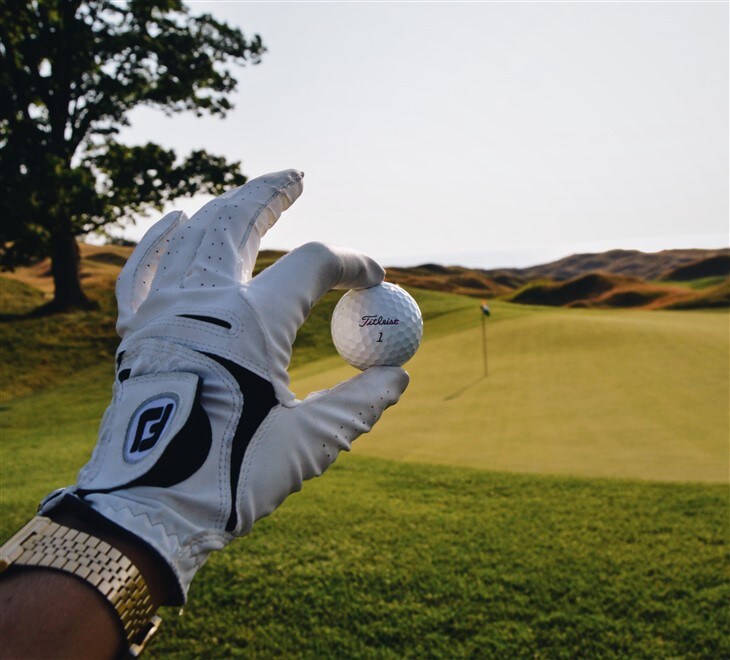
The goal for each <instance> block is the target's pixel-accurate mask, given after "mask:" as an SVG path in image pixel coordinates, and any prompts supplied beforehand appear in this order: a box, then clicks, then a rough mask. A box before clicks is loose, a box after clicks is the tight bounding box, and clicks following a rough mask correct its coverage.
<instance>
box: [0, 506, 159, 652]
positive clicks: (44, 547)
mask: <svg viewBox="0 0 730 660" xmlns="http://www.w3.org/2000/svg"><path fill="white" fill-rule="evenodd" d="M10 566H38V567H44V568H52V569H56V570H59V571H65V572H67V573H71V574H73V575H75V576H77V577H79V578H81V579H82V580H85V581H86V582H88V583H89V584H91V585H93V586H94V587H96V589H97V590H98V591H100V592H101V594H102V595H103V596H104V597H105V598H106V599H107V600H108V601H109V603H110V604H111V606H112V607H113V608H114V610H115V611H116V613H117V615H118V616H119V621H120V623H121V627H122V628H123V630H124V637H125V639H126V640H127V644H128V646H129V654H130V655H131V656H133V657H137V656H139V654H140V653H141V652H142V650H143V649H144V647H145V645H146V644H147V642H148V641H149V640H150V638H151V637H152V636H153V635H154V634H155V633H156V632H157V629H158V628H159V626H160V623H161V622H162V619H160V617H158V616H154V615H153V612H154V609H155V608H154V606H153V604H152V599H151V598H150V594H149V591H148V589H147V585H146V583H145V581H144V578H143V577H142V574H141V573H140V572H139V569H138V568H137V567H136V566H135V565H134V564H133V563H132V562H131V561H130V560H129V558H127V557H126V556H125V555H123V554H122V553H121V552H119V550H117V549H116V548H113V547H112V546H111V545H109V544H108V543H106V542H105V541H102V540H101V539H98V538H96V537H94V536H91V535H90V534H86V533H85V532H80V531H79V530H77V529H72V528H70V527H64V526H63V525H59V524H58V523H55V522H53V521H52V520H51V519H50V518H46V517H44V516H36V517H35V518H33V519H32V520H31V521H30V522H29V523H28V524H27V525H26V526H25V527H23V528H22V529H21V530H20V531H19V532H18V533H17V534H15V535H14V536H13V537H12V538H10V539H9V540H8V541H7V542H6V543H5V544H4V545H3V546H2V547H1V548H0V572H3V571H5V570H6V569H8V568H9V567H10Z"/></svg>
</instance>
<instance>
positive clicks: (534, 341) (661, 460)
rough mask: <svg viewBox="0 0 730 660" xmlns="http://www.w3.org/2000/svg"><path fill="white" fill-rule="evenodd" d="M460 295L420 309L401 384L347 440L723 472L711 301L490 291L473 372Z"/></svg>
mask: <svg viewBox="0 0 730 660" xmlns="http://www.w3.org/2000/svg"><path fill="white" fill-rule="evenodd" d="M454 298H455V299H457V298H456V297H454ZM462 300H463V299H462ZM469 302H470V303H471V306H464V307H460V308H459V309H455V310H453V311H452V312H450V313H446V314H442V315H440V316H439V317H437V318H435V319H433V320H432V321H431V322H430V323H429V322H428V321H427V323H426V331H425V337H424V343H423V345H422V347H421V349H420V350H419V352H418V353H417V354H416V357H415V358H414V359H413V360H412V361H411V362H410V363H408V365H407V369H408V371H409V372H410V374H411V379H412V380H411V386H410V388H409V389H408V390H407V392H406V394H405V395H404V397H403V400H402V402H401V404H400V405H398V406H397V407H396V408H395V409H393V410H390V411H388V412H387V413H386V415H385V416H384V418H383V420H382V422H381V423H380V424H379V425H378V427H377V428H376V430H375V431H374V432H373V433H372V434H371V435H370V436H369V437H365V438H363V439H361V440H360V441H359V442H358V443H356V445H355V449H354V451H355V452H356V453H361V454H364V455H371V456H377V457H381V458H389V459H397V460H406V461H418V462H428V463H442V464H449V465H462V466H470V467H479V468H484V469H489V470H507V471H515V472H527V473H549V474H565V475H581V476H604V477H623V478H637V479H650V480H661V481H705V482H723V483H725V482H727V479H728V396H729V393H728V315H727V314H726V313H725V312H689V313H688V312H657V311H654V312H650V311H620V310H619V311H617V310H600V311H594V310H576V309H561V308H557V309H553V308H525V307H519V306H515V305H509V304H507V303H496V304H495V305H493V316H492V317H491V318H490V319H488V320H487V324H488V346H489V365H490V371H489V376H488V377H487V378H485V377H484V375H483V371H482V356H481V330H480V327H479V323H480V316H479V308H478V305H477V303H476V302H475V301H469ZM312 372H314V373H312ZM353 373H355V371H354V370H353V369H351V368H350V367H348V366H346V365H343V363H342V361H341V360H337V359H330V360H327V361H325V362H321V363H319V364H318V365H316V367H315V366H314V365H310V366H309V368H308V369H303V370H300V371H295V372H294V377H293V388H294V390H295V391H296V392H297V394H298V395H300V396H301V395H304V394H305V393H307V392H309V391H312V390H317V389H322V388H324V387H327V386H330V385H332V384H333V383H336V382H338V381H340V380H342V379H344V378H346V377H348V376H350V375H352V374H353Z"/></svg>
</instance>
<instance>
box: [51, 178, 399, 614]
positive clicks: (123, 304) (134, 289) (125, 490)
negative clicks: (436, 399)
mask: <svg viewBox="0 0 730 660" xmlns="http://www.w3.org/2000/svg"><path fill="white" fill-rule="evenodd" d="M302 176H303V175H302V174H301V173H299V172H296V171H293V170H289V171H284V172H278V173H274V174H269V175H266V176H263V177H260V178H258V179H254V180H253V181H250V182H249V183H247V184H246V185H245V186H242V187H240V188H236V189H234V190H231V191H230V192H228V193H226V194H224V195H222V196H220V197H218V198H216V199H214V200H213V201H211V202H210V203H208V204H206V205H205V206H204V207H203V208H202V209H200V210H199V211H198V212H197V213H196V214H195V215H194V216H193V217H192V218H190V219H188V218H187V217H186V216H185V214H184V213H182V212H175V213H170V214H168V215H167V216H165V217H164V218H163V219H162V220H160V221H159V222H158V223H157V224H156V225H154V226H153V227H152V228H151V229H150V230H149V232H147V234H146V235H145V237H144V238H143V239H142V241H141V242H140V244H139V245H138V246H137V248H136V249H135V250H134V252H133V253H132V256H131V257H130V259H129V261H128V262H127V264H126V266H125V267H124V269H123V270H122V272H121V274H120V276H119V280H118V282H117V291H116V293H117V301H118V305H119V320H118V322H117V331H118V333H119V335H120V337H121V338H122V342H121V344H120V346H119V350H118V353H117V376H116V380H115V384H114V389H113V396H112V402H111V405H110V406H109V408H108V409H107V411H106V413H105V414H104V417H103V419H102V423H101V429H100V434H99V441H98V444H97V446H96V448H95V450H94V453H93V455H92V457H91V460H90V461H89V463H88V464H87V465H86V466H85V467H84V468H83V469H82V470H81V472H80V473H79V475H78V482H77V484H76V485H75V486H73V487H71V488H69V489H66V490H65V491H62V493H61V494H62V495H64V496H65V498H66V499H68V498H69V497H72V498H76V499H77V500H78V499H80V500H82V501H83V502H85V503H86V504H87V505H89V506H91V507H93V509H95V510H96V511H97V512H98V513H100V514H102V515H103V516H104V517H106V518H107V519H109V520H111V521H112V522H114V523H116V524H117V525H119V526H120V527H121V528H123V529H125V530H127V531H129V532H131V533H132V534H134V535H135V536H137V537H138V538H139V539H141V540H142V541H144V542H145V543H147V544H148V545H149V546H151V547H152V548H153V549H154V550H155V551H156V552H157V553H158V554H159V555H160V556H161V558H162V559H163V560H164V561H165V562H166V563H167V565H169V567H170V569H171V571H172V573H173V574H174V577H175V581H176V582H177V586H178V587H179V589H178V593H177V595H176V596H175V597H173V598H171V599H170V601H169V603H168V604H178V603H180V602H183V601H184V599H185V597H186V594H187V591H188V587H189V585H190V582H191V580H192V578H193V576H194V575H195V573H196V571H197V570H198V569H199V568H200V567H201V566H202V565H203V563H204V562H205V561H206V559H207V557H208V555H209V553H210V552H211V551H213V550H218V549H221V548H223V547H224V546H225V545H227V544H228V543H229V542H230V541H232V540H233V539H234V538H235V537H236V536H243V535H245V534H247V533H248V532H249V531H250V530H251V527H252V525H253V524H254V522H255V521H256V520H258V519H259V518H262V517H263V516H266V515H268V514H269V513H271V512H272V511H274V509H276V508H277V507H278V506H279V505H280V504H281V503H282V502H283V501H284V499H285V498H286V497H287V496H288V495H289V494H290V493H292V492H294V491H297V490H299V489H300V488H301V486H302V482H303V481H304V480H306V479H310V478H311V477H315V476H318V475H320V474H321V473H322V472H323V471H324V470H326V469H327V467H328V466H329V465H330V464H331V463H332V462H333V461H334V460H335V458H336V457H337V454H338V453H339V452H340V451H341V450H343V449H344V450H349V449H350V445H351V443H352V441H353V440H355V438H357V437H358V436H359V435H360V434H362V433H366V432H367V431H369V430H370V429H371V428H372V426H373V424H375V422H376V421H377V420H378V419H379V418H380V416H381V414H382V413H383V411H384V410H385V409H386V408H387V407H388V406H391V405H393V404H394V403H396V402H397V401H398V399H399V397H400V395H401V394H402V393H403V391H404V390H405V388H406V386H407V384H408V375H407V374H406V372H405V371H403V370H402V369H400V368H399V367H373V368H370V369H368V370H367V371H365V372H363V373H362V374H359V375H357V376H355V377H354V378H352V379H350V380H349V381H346V382H344V383H341V384H340V385H338V386H336V387H334V388H332V389H330V390H325V391H322V392H316V393H313V394H310V395H309V396H308V397H307V398H306V399H304V400H303V401H299V400H297V399H296V398H295V397H294V394H293V393H292V392H291V391H290V390H289V376H288V374H287V367H288V365H289V360H290V358H291V349H292V343H293V342H294V339H295V337H296V333H297V329H298V328H299V327H300V326H301V324H302V323H303V322H304V320H305V319H306V318H307V316H308V314H309V311H310V310H311V308H312V306H313V305H314V303H315V302H316V301H317V300H318V299H319V298H320V297H321V296H322V295H323V294H324V293H325V292H327V291H328V290H330V289H332V288H363V287H369V286H373V285H375V284H378V283H380V282H381V281H382V279H383V276H384V271H383V269H382V268H381V267H380V266H379V265H378V264H377V263H376V262H375V261H373V260H372V259H370V258H368V257H366V256H364V255H362V254H358V253H355V252H349V251H345V250H340V249H336V248H332V247H328V246H325V245H322V244H319V243H310V244H307V245H304V246H302V247H300V248H298V249H296V250H293V251H292V252H291V253H289V254H288V255H286V256H285V257H283V258H282V259H280V260H279V261H278V262H276V263H275V264H274V265H273V266H271V267H270V268H268V269H266V270H265V271H263V272H262V273H261V274H259V275H258V276H257V277H256V278H254V279H251V273H252V271H253V267H254V263H255V260H256V255H257V253H258V248H259V242H260V239H261V237H262V236H263V235H264V234H265V233H266V231H267V230H268V229H270V228H271V227H272V226H273V224H274V223H275V222H276V221H277V220H278V218H279V216H280V215H281V213H282V212H283V211H284V210H286V209H287V208H289V206H290V205H291V204H292V203H293V202H294V201H295V200H296V199H297V197H299V195H300V194H301V192H302ZM62 500H64V497H59V496H56V497H50V498H47V501H46V502H45V504H44V508H43V512H44V513H46V512H48V511H51V510H53V509H54V507H56V506H57V505H58V503H59V502H60V501H62Z"/></svg>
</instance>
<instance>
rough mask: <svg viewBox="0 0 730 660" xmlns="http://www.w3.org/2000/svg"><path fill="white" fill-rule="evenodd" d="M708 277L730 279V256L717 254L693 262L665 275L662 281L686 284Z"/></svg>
mask: <svg viewBox="0 0 730 660" xmlns="http://www.w3.org/2000/svg"><path fill="white" fill-rule="evenodd" d="M707 277H730V254H717V255H715V256H712V257H707V258H704V259H699V260H698V261H693V262H692V263H689V264H687V265H686V266H680V267H679V268H673V269H672V270H670V271H668V272H667V273H665V274H664V275H663V276H662V279H663V280H671V281H677V282H686V281H689V280H699V279H704V278H707Z"/></svg>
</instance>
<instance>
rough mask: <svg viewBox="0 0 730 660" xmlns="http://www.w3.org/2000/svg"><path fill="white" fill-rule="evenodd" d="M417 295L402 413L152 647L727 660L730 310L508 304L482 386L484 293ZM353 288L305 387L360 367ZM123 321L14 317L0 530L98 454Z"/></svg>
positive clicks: (163, 651)
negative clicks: (345, 356) (420, 314)
mask: <svg viewBox="0 0 730 660" xmlns="http://www.w3.org/2000/svg"><path fill="white" fill-rule="evenodd" d="M6 291H7V289H6ZM14 294H15V295H14V296H12V300H11V302H12V303H13V304H14V305H16V306H18V307H22V305H26V307H31V306H32V304H33V303H32V300H31V301H28V300H25V302H24V299H25V298H28V297H30V298H31V299H32V297H33V292H32V291H30V292H28V291H23V290H14ZM414 294H415V296H416V298H417V299H418V301H419V303H420V304H421V306H422V308H423V310H424V312H425V314H424V316H425V317H426V325H425V340H424V344H423V346H422V348H421V350H420V351H419V353H418V354H417V356H416V357H415V358H414V360H412V361H411V363H409V365H408V369H409V371H410V372H411V375H412V383H411V387H410V388H409V390H408V391H407V392H406V394H405V396H404V398H403V400H402V402H401V403H400V404H399V405H398V406H396V407H395V408H393V409H391V410H389V411H388V412H387V413H386V415H385V416H384V419H383V420H382V422H381V423H380V424H379V425H378V426H377V427H376V429H375V430H374V431H373V432H372V433H371V434H369V435H368V436H365V437H364V438H361V439H360V440H358V442H357V443H356V444H355V450H354V452H353V455H349V456H345V457H342V459H341V460H340V461H338V463H337V464H336V465H335V466H334V467H333V469H331V470H330V471H329V472H328V473H327V474H326V475H325V476H324V477H322V478H320V479H316V480H314V481H312V482H310V483H308V484H306V486H305V488H304V490H303V492H302V493H301V494H297V495H295V496H292V497H291V498H289V499H288V500H287V501H286V502H285V504H284V505H283V506H282V507H281V508H280V509H279V510H278V511H277V512H275V513H274V514H273V515H272V516H271V517H269V518H267V519H265V520H263V521H261V522H260V523H258V524H257V526H256V528H255V530H254V532H253V534H252V535H251V536H250V537H248V538H247V539H245V540H242V541H239V542H237V543H236V544H234V545H233V546H231V547H230V548H228V549H226V550H225V551H223V552H221V553H218V554H217V555H215V556H213V557H212V558H211V560H210V562H209V563H208V564H207V565H206V566H205V567H204V568H203V569H202V571H201V573H200V575H199V576H198V578H197V579H196V581H195V583H194V585H193V588H192V592H191V601H190V604H189V605H188V606H187V607H186V608H185V613H184V615H183V616H182V617H178V616H177V613H176V612H175V611H173V610H169V611H163V612H162V615H163V617H164V619H165V623H164V627H163V632H162V633H161V635H160V636H159V637H158V639H157V640H155V641H154V642H153V644H152V647H151V649H150V653H149V657H153V658H154V657H158V658H194V657H228V656H245V657H272V656H290V657H302V658H314V657H318V658H319V657H324V658H341V657H362V658H397V657H443V658H456V657H505V658H512V657H518V658H521V657H524V658H528V657H531V658H535V657H537V658H562V657H566V658H567V657H617V658H618V657H621V658H624V657H631V658H656V657H683V658H720V657H729V656H730V643H729V640H730V620H729V617H728V614H727V602H728V597H730V588H729V585H730V579H729V578H730V575H729V574H728V566H729V563H728V545H729V543H730V530H729V529H728V517H727V512H728V506H727V505H728V498H727V495H728V492H727V485H726V484H727V465H728V461H727V430H728V426H727V400H728V376H727V363H728V342H727V339H728V324H727V323H728V316H727V314H726V313H724V312H716V313H705V312H626V311H607V310H606V311H589V310H564V309H554V308H549V309H545V308H532V307H528V306H520V305H511V304H508V303H499V302H497V303H494V305H492V309H493V316H492V317H491V318H490V319H489V320H488V321H487V322H488V324H489V325H488V332H489V346H490V375H489V377H488V378H486V379H484V378H482V377H481V373H480V370H481V353H480V341H481V334H480V332H481V329H480V323H481V321H480V316H479V309H478V304H477V303H476V302H475V301H474V300H473V299H470V298H463V297H459V296H452V295H449V294H442V293H435V292H428V291H419V290H416V291H414ZM338 295H339V294H330V295H329V296H328V297H327V298H326V299H325V301H324V304H322V305H321V306H318V307H317V308H315V312H314V313H313V315H312V317H311V318H310V320H309V321H308V325H307V326H306V327H305V329H304V330H303V331H302V332H301V333H300V335H299V337H298V340H297V348H296V351H295V357H294V363H295V365H296V368H295V370H294V374H293V376H294V378H293V385H294V388H295V391H297V392H298V393H299V394H300V395H304V394H306V392H308V391H309V390H311V389H317V388H321V387H325V386H328V385H331V384H332V383H334V382H336V381H338V380H341V379H342V378H345V377H348V376H349V375H352V373H354V370H352V369H350V368H349V367H347V366H342V361H341V360H340V359H339V358H338V357H336V356H334V350H333V348H332V346H331V341H330V338H329V325H328V324H329V314H330V312H331V309H332V307H333V306H334V304H335V303H336V300H337V297H338ZM111 309H112V307H111V306H107V307H102V311H100V312H94V313H89V314H97V315H98V316H97V317H95V318H96V320H94V317H93V316H84V315H78V316H76V315H72V316H68V317H58V318H55V319H48V320H41V319H38V320H31V319H20V320H7V318H6V320H5V321H4V326H3V335H4V336H7V337H9V338H10V340H9V344H10V345H11V348H12V347H14V350H15V351H16V353H17V354H12V352H8V351H10V349H8V348H7V346H6V348H5V351H6V352H5V353H3V359H5V357H8V359H9V361H10V363H11V365H12V366H13V368H15V369H17V374H16V376H14V378H15V380H12V379H11V383H13V387H14V388H15V389H14V390H13V389H12V388H11V390H10V391H11V392H14V393H15V394H14V396H6V397H5V403H4V408H3V412H2V416H1V419H0V438H1V443H0V471H1V476H2V487H1V488H0V531H1V532H2V536H3V538H6V537H7V536H9V535H10V534H11V533H12V532H13V531H15V530H16V529H17V528H18V527H19V526H20V525H22V524H23V523H24V522H25V521H26V520H27V518H28V516H29V515H31V513H32V512H33V510H34V508H35V505H36V503H37V501H38V500H39V499H40V498H41V497H42V496H43V495H45V494H46V493H47V492H48V491H49V490H51V489H52V488H55V487H58V486H62V485H65V484H68V483H72V482H73V481H74V479H75V475H76V472H77V470H78V468H79V467H80V466H81V465H82V464H83V463H84V462H85V461H86V460H87V459H88V456H89V454H90V452H91V449H92V448H93V445H94V444H95V440H96V431H97V428H98V423H99V418H100V415H101V413H102V411H103V409H104V407H105V405H106V404H107V401H108V398H109V395H110V391H111V378H112V370H113V365H112V360H111V358H110V356H109V355H107V354H106V353H104V351H106V350H108V351H109V353H111V352H112V351H113V337H112V336H111V329H110V328H109V326H103V327H104V330H103V331H102V332H98V331H97V332H96V333H94V332H93V327H94V323H96V322H98V321H102V322H104V323H108V322H110V321H109V320H110V319H111V314H112V312H111ZM7 310H8V308H7V307H5V306H4V307H3V313H4V314H7V313H8V311H7ZM15 313H18V311H16V312H15ZM105 319H106V320H105ZM31 321H32V322H31ZM36 321H37V323H36ZM46 323H48V324H50V325H45V324H46ZM84 328H86V329H87V330H84ZM107 341H108V342H110V344H109V345H110V346H111V348H108V349H107V348H104V349H103V350H102V351H101V353H103V359H101V361H100V355H96V356H94V355H92V356H91V357H89V356H87V355H86V354H85V353H84V352H83V350H81V348H82V347H84V346H86V347H94V346H97V342H107ZM74 342H75V343H74ZM102 346H107V345H106V344H103V343H102ZM39 365H40V366H39ZM7 369H8V367H7V364H6V367H5V371H7ZM21 377H22V378H25V379H26V381H22V379H21V380H20V381H19V380H18V378H21ZM6 382H7V381H6V380H5V379H4V380H3V387H5V384H6ZM19 382H25V383H33V387H31V388H30V389H26V390H23V389H22V388H19V386H18V383H19ZM18 392H20V394H18ZM368 455H369V456H368ZM384 457H385V458H391V459H398V460H383V458H384ZM428 463H430V464H428ZM437 464H439V465H437ZM474 468H482V469H480V470H477V469H474ZM518 472H523V473H530V474H517V473H518ZM545 472H552V473H557V474H563V475H582V476H583V477H585V476H592V477H595V476H614V477H620V478H619V479H603V478H590V479H588V478H576V477H575V476H544V475H543V474H537V473H545ZM626 477H631V479H627V478H626ZM659 481H666V482H677V481H694V482H703V481H704V482H707V483H658V482H659ZM711 482H722V483H711Z"/></svg>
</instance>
